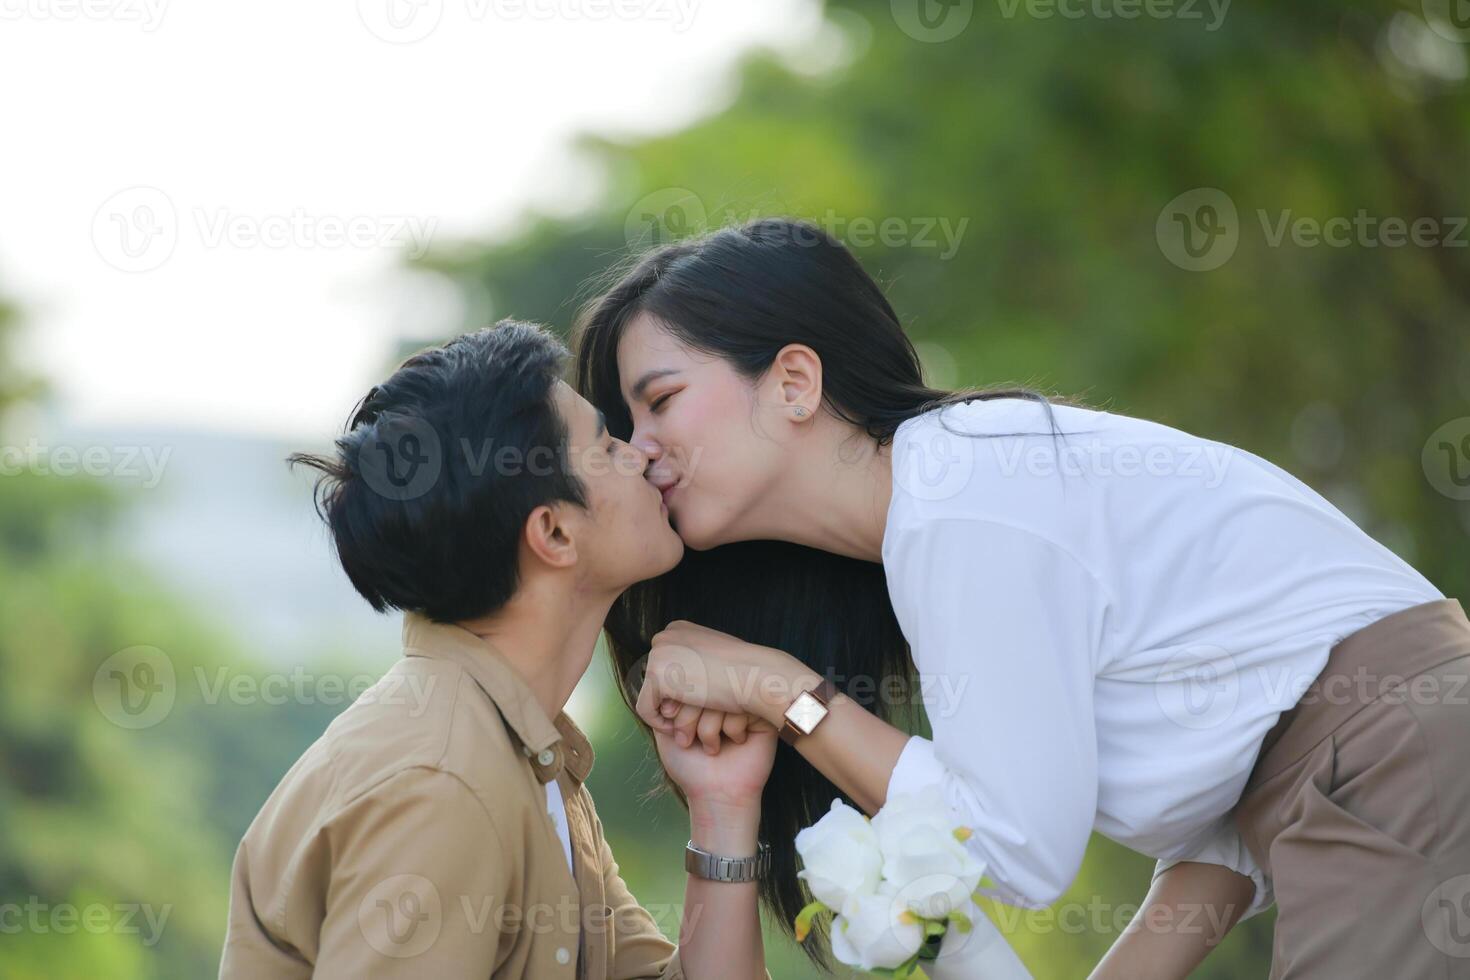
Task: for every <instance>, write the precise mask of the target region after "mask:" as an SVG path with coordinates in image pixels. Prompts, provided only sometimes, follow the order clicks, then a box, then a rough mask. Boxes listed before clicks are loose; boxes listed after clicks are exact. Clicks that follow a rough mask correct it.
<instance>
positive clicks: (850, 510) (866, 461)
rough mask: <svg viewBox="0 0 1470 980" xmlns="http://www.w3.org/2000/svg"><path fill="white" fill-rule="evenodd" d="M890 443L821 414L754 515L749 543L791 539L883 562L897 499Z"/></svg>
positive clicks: (795, 448)
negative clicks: (886, 534)
mask: <svg viewBox="0 0 1470 980" xmlns="http://www.w3.org/2000/svg"><path fill="white" fill-rule="evenodd" d="M891 449H892V444H891V443H890V444H889V445H887V446H884V447H882V448H881V449H880V448H879V447H878V444H877V442H876V441H875V440H874V439H872V438H871V437H870V436H869V435H868V434H867V433H866V432H863V431H862V430H860V429H857V428H856V427H854V426H852V425H850V424H848V423H845V422H843V421H841V420H839V419H834V418H830V417H828V416H827V415H825V414H819V415H818V417H817V418H815V419H813V420H812V422H811V424H810V426H809V430H808V431H807V432H805V433H804V434H803V437H802V442H801V443H799V444H798V445H797V446H795V447H794V451H793V453H792V458H793V459H794V460H795V462H794V464H793V465H792V467H791V468H790V469H789V470H787V471H786V474H785V476H784V478H783V479H782V480H781V481H780V483H779V484H778V485H776V486H774V487H772V488H771V490H770V492H769V493H768V494H767V495H766V496H765V498H764V499H763V500H762V501H761V503H760V505H759V506H758V507H757V508H756V511H757V512H758V513H759V514H760V515H761V517H760V519H759V520H758V521H756V522H755V523H756V525H757V526H756V527H754V528H752V529H751V531H750V533H742V534H741V537H742V538H744V539H775V540H779V541H790V542H793V543H795V544H800V545H805V546H807V547H809V548H819V549H821V550H822V551H830V552H832V553H833V554H837V555H846V556H847V557H849V558H858V559H861V560H863V561H871V562H881V561H882V560H883V534H884V530H885V529H886V527H887V524H888V503H889V500H890V499H891V498H892V494H893V466H892V453H891Z"/></svg>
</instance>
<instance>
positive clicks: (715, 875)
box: [684, 841, 771, 881]
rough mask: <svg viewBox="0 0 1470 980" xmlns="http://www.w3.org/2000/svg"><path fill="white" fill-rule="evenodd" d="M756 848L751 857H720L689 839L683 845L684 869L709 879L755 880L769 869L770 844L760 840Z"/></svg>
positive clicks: (696, 875)
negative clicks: (696, 845) (695, 844)
mask: <svg viewBox="0 0 1470 980" xmlns="http://www.w3.org/2000/svg"><path fill="white" fill-rule="evenodd" d="M756 848H757V849H756V853H755V854H754V855H752V856H751V857H741V858H732V857H720V856H719V855H718V854H711V853H710V852H709V851H705V850H701V849H700V848H698V847H695V846H694V841H690V842H689V843H688V844H686V845H685V846H684V870H685V871H687V872H689V873H690V874H692V875H694V876H695V877H697V878H705V879H707V880H709V881H755V880H756V879H757V878H763V877H765V875H766V873H767V872H768V871H770V870H771V845H769V844H767V843H765V842H764V841H762V842H760V843H759V844H757V845H756Z"/></svg>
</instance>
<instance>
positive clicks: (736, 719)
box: [653, 698, 776, 755]
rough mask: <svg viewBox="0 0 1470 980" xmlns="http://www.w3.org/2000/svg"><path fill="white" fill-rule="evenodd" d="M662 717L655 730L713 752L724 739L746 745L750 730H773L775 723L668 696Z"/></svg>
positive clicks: (682, 745)
mask: <svg viewBox="0 0 1470 980" xmlns="http://www.w3.org/2000/svg"><path fill="white" fill-rule="evenodd" d="M659 720H660V722H661V724H659V725H655V726H653V727H654V730H655V731H660V732H663V733H664V734H665V735H672V736H674V741H675V742H676V743H677V744H678V745H679V746H680V747H683V748H687V747H688V746H690V745H693V744H694V740H695V739H696V738H697V739H699V744H700V745H701V746H703V748H704V751H705V752H707V753H709V754H710V755H718V754H719V751H720V746H721V744H722V741H723V740H724V739H728V740H729V741H731V742H734V743H735V744H736V745H744V744H745V739H746V737H747V734H748V733H750V732H774V731H776V728H775V726H773V725H772V724H771V723H770V722H768V721H766V720H765V719H764V718H757V717H756V716H755V715H747V714H741V713H739V712H729V711H719V710H717V709H715V708H697V707H694V706H692V705H686V704H683V703H681V702H679V701H675V700H673V699H672V698H665V699H664V701H663V703H662V704H660V705H659Z"/></svg>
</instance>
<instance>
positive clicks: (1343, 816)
mask: <svg viewBox="0 0 1470 980" xmlns="http://www.w3.org/2000/svg"><path fill="white" fill-rule="evenodd" d="M1234 817H1235V823H1236V826H1237V827H1238V829H1239V830H1240V833H1241V837H1242V838H1243V839H1244V841H1245V844H1246V847H1248V848H1249V849H1250V851H1251V853H1252V855H1254V857H1255V859H1256V861H1257V862H1259V864H1260V865H1261V868H1262V869H1263V870H1264V871H1265V872H1266V873H1267V874H1268V875H1270V876H1271V878H1272V879H1273V884H1274V886H1275V892H1276V905H1277V919H1276V935H1275V939H1274V942H1273V948H1272V957H1271V974H1270V977H1271V980H1284V978H1290V980H1299V978H1317V977H1324V978H1325V977H1333V978H1343V977H1363V978H1371V980H1400V978H1435V980H1441V978H1443V980H1470V621H1467V619H1466V616H1465V610H1464V609H1463V608H1462V607H1461V605H1460V603H1459V601H1458V600H1456V599H1442V600H1438V601H1435V602H1428V603H1424V604H1423V605H1419V606H1414V607H1412V608H1409V609H1404V610H1401V611H1400V612H1397V613H1394V614H1392V615H1390V616H1387V617H1385V618H1383V619H1380V620H1378V621H1376V622H1374V623H1371V624H1369V625H1368V626H1366V627H1364V628H1363V629H1361V630H1359V631H1358V632H1356V633H1353V634H1352V635H1350V636H1347V637H1345V638H1343V639H1342V640H1341V641H1339V642H1338V643H1337V644H1336V645H1335V646H1334V647H1333V648H1332V652H1331V654H1330V655H1329V657H1328V660H1327V665H1326V667H1324V669H1323V671H1322V673H1321V674H1320V675H1319V676H1318V677H1317V679H1316V680H1315V681H1314V682H1313V684H1312V685H1311V687H1309V688H1308V689H1307V691H1306V692H1305V693H1304V694H1303V695H1302V698H1301V700H1300V701H1299V702H1298V703H1297V705H1296V706H1295V707H1293V708H1292V709H1291V710H1290V711H1288V712H1286V713H1284V714H1283V715H1282V716H1281V718H1280V719H1279V721H1278V722H1277V724H1276V725H1275V726H1274V727H1273V728H1272V729H1271V730H1270V731H1269V732H1267V734H1266V738H1265V741H1264V743H1263V745H1262V748H1261V753H1260V755H1259V756H1258V758H1257V761H1256V765H1255V767H1254V768H1253V769H1252V771H1251V775H1250V779H1249V781H1248V782H1247V783H1246V786H1245V789H1244V791H1243V792H1242V794H1241V798H1240V802H1239V803H1237V804H1236V807H1235V810H1234Z"/></svg>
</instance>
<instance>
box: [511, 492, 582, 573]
mask: <svg viewBox="0 0 1470 980" xmlns="http://www.w3.org/2000/svg"><path fill="white" fill-rule="evenodd" d="M566 517H567V515H566V513H565V511H564V509H563V507H562V505H561V504H554V505H553V504H542V505H541V506H540V507H537V508H536V509H535V510H533V511H531V513H530V515H529V516H528V517H527V518H526V526H525V527H524V528H523V529H522V532H521V537H522V538H524V539H525V542H526V547H527V548H529V549H530V551H531V554H533V555H535V556H536V557H537V558H538V559H540V560H541V561H542V562H544V563H545V564H546V565H547V566H549V567H551V568H570V567H572V566H573V565H575V564H576V563H577V543H576V541H574V540H573V539H572V529H571V525H570V524H569V523H568V522H567V521H566Z"/></svg>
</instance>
